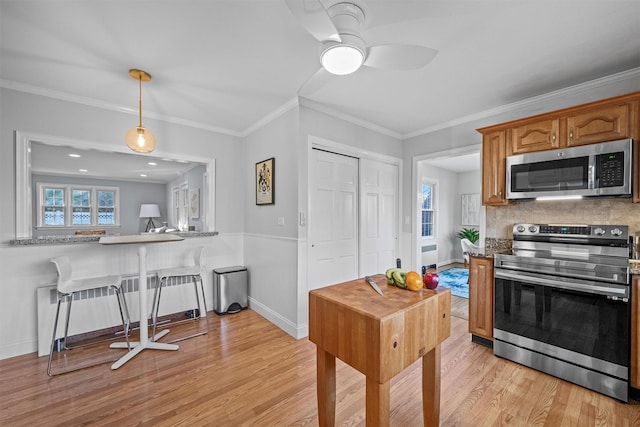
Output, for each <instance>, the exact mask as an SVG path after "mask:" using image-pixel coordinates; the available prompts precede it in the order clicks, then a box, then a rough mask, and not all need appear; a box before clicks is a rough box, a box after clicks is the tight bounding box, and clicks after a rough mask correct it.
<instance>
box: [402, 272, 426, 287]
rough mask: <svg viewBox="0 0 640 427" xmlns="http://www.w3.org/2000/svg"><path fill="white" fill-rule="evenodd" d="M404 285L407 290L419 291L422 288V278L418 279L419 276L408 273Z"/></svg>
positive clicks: (414, 273) (415, 273)
mask: <svg viewBox="0 0 640 427" xmlns="http://www.w3.org/2000/svg"><path fill="white" fill-rule="evenodd" d="M405 283H406V285H407V289H409V290H410V291H419V290H420V289H422V287H423V286H424V282H423V281H422V277H420V275H419V274H418V273H417V272H415V271H410V272H408V273H407V278H406V279H405Z"/></svg>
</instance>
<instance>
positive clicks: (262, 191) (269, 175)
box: [256, 157, 276, 205]
mask: <svg viewBox="0 0 640 427" xmlns="http://www.w3.org/2000/svg"><path fill="white" fill-rule="evenodd" d="M275 168H276V159H275V158H273V157H272V158H270V159H267V160H263V161H261V162H258V163H256V205H273V204H274V203H275V202H276V198H275V189H276V188H275V172H276V169H275Z"/></svg>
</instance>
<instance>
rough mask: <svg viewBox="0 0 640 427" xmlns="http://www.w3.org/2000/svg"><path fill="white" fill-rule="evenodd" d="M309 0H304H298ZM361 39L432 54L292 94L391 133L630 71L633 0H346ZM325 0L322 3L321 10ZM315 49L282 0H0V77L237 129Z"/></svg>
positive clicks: (264, 111) (639, 47)
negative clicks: (145, 75)
mask: <svg viewBox="0 0 640 427" xmlns="http://www.w3.org/2000/svg"><path fill="white" fill-rule="evenodd" d="M301 1H309V0H301ZM353 1H354V2H357V3H359V4H360V5H361V6H362V7H363V8H364V10H365V13H366V14H367V25H366V28H365V30H364V31H363V37H364V38H365V41H366V42H367V43H368V44H370V45H371V44H380V43H409V44H417V45H425V46H429V47H432V48H434V49H437V50H438V52H439V53H438V55H437V56H436V57H435V59H434V60H433V61H432V62H431V63H430V64H428V65H427V66H426V67H425V68H423V69H420V70H414V71H385V70H379V69H372V68H361V69H360V70H358V71H357V72H356V73H354V74H352V75H349V76H332V77H333V78H332V79H331V80H330V81H329V82H328V84H326V85H325V86H323V87H322V88H321V89H320V90H318V91H316V92H314V93H311V94H304V96H305V97H306V98H308V99H309V100H310V101H311V102H313V103H319V104H322V105H323V106H324V107H326V108H330V109H332V110H333V111H336V112H338V113H341V114H344V115H348V116H352V117H354V118H356V119H358V120H362V121H366V122H369V123H371V124H374V125H376V126H380V127H381V128H383V129H385V130H387V131H388V132H389V134H391V135H394V136H398V137H400V138H403V137H406V136H411V135H415V134H418V133H421V132H423V131H424V130H428V129H432V128H434V127H436V126H439V125H442V124H443V123H447V122H449V121H452V120H455V119H459V118H461V117H465V116H468V115H471V114H475V113H478V112H481V111H487V110H491V109H494V108H498V107H500V106H502V105H506V104H509V103H512V102H516V101H519V100H523V99H526V98H529V97H532V96H536V95H541V94H544V93H548V92H551V91H554V90H557V89H560V88H563V87H567V86H571V85H575V84H579V83H582V82H585V81H589V80H593V79H596V78H599V77H603V76H606V75H611V74H614V73H617V72H622V71H625V70H631V69H633V68H637V67H640V1H638V0H596V1H594V0H581V1H575V0H554V1H551V0H542V1H541V0H536V1H533V0H530V1H522V0H501V1H487V0H475V1H460V0H438V1H432V0H422V1H418V0H384V1H383V0H368V1H366V0H353ZM335 2H336V0H323V3H325V6H328V5H330V4H332V3H335ZM318 45H319V43H318V42H317V40H315V39H314V38H313V37H312V36H311V35H310V34H309V33H307V32H306V31H305V29H304V28H303V27H302V26H300V25H299V24H298V22H297V21H296V19H295V18H294V17H293V15H292V13H291V12H290V11H289V9H288V8H287V6H286V4H285V2H284V0H228V1H222V0H210V1H203V0H181V1H171V0H155V1H134V0H129V1H124V0H92V1H79V0H30V1H24V0H0V59H1V60H0V84H2V85H3V86H4V87H9V88H14V89H18V90H26V91H31V92H35V93H42V94H48V95H51V96H60V97H63V98H65V99H71V100H78V101H79V102H91V103H92V104H93V105H100V106H104V107H105V108H116V109H118V110H120V111H127V112H130V113H131V114H132V122H133V124H135V122H136V121H137V119H134V118H133V116H134V115H135V114H137V97H138V83H137V82H136V81H135V80H133V79H131V77H129V74H128V70H129V69H130V68H141V69H143V70H146V71H148V72H149V73H150V74H151V75H152V76H153V80H152V81H151V82H149V83H145V84H144V86H143V104H144V108H143V110H144V115H145V116H146V117H153V118H159V119H164V120H169V121H173V122H179V123H184V124H191V125H193V126H197V127H201V128H204V129H211V130H218V131H220V132H224V133H228V134H232V135H240V136H241V135H245V134H246V133H247V132H249V131H251V129H252V128H253V127H254V126H256V125H257V124H259V123H261V121H263V120H264V119H265V118H266V117H268V116H269V115H270V114H272V113H274V112H275V111H278V109H281V108H283V107H284V106H285V105H288V104H290V103H291V102H292V100H294V99H295V98H296V96H297V93H298V90H299V89H300V88H301V86H303V84H304V82H305V81H306V80H307V79H308V78H309V77H310V76H311V75H312V74H313V73H315V72H316V71H317V70H318V68H319V61H318V57H317V55H318Z"/></svg>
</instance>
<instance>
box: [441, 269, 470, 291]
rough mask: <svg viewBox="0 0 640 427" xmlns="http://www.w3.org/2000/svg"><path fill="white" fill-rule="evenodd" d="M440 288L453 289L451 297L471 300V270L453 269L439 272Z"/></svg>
mask: <svg viewBox="0 0 640 427" xmlns="http://www.w3.org/2000/svg"><path fill="white" fill-rule="evenodd" d="M438 279H439V282H438V287H443V288H449V289H451V295H455V296H457V297H462V298H467V299H469V283H468V282H469V270H468V269H466V268H462V267H452V268H449V269H446V270H442V271H438Z"/></svg>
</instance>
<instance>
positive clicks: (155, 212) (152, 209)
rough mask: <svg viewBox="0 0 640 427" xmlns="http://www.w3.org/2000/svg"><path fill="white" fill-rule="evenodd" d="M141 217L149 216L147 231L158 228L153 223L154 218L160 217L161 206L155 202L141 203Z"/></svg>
mask: <svg viewBox="0 0 640 427" xmlns="http://www.w3.org/2000/svg"><path fill="white" fill-rule="evenodd" d="M140 218H148V219H149V221H147V229H146V230H145V232H147V233H148V232H149V230H151V229H152V228H156V225H155V224H154V223H153V218H160V208H159V207H158V205H154V204H142V205H140Z"/></svg>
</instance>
